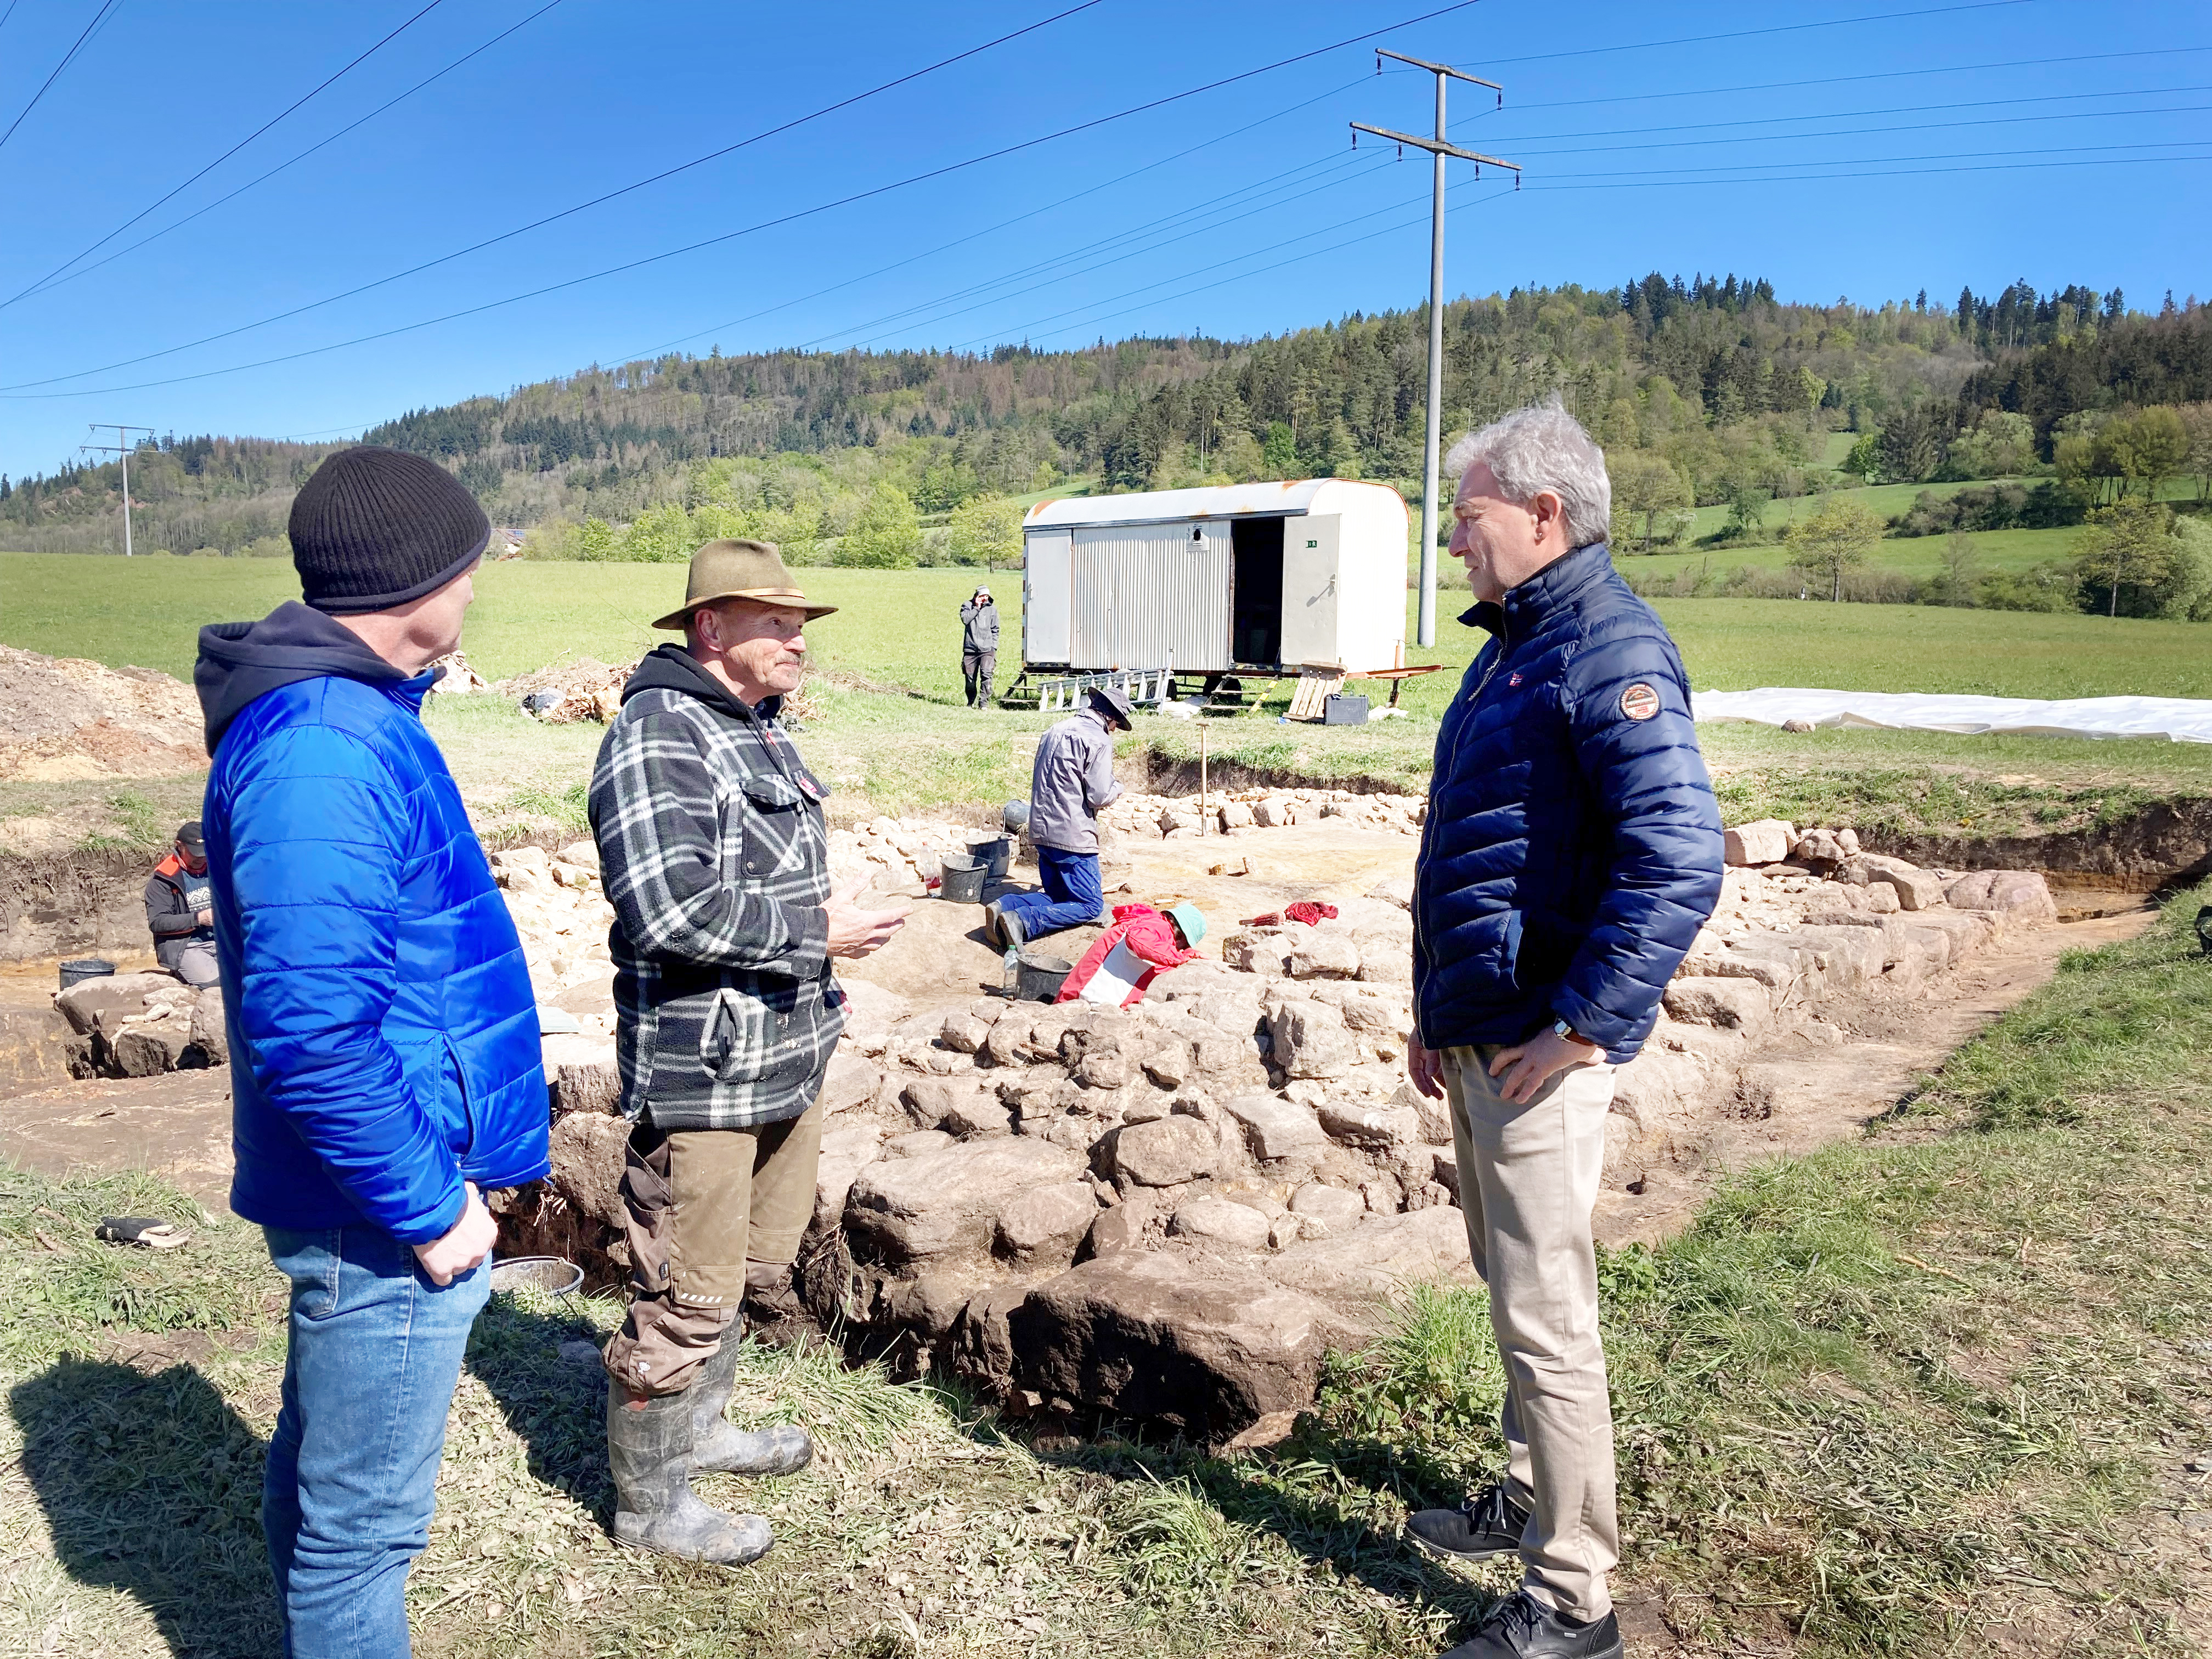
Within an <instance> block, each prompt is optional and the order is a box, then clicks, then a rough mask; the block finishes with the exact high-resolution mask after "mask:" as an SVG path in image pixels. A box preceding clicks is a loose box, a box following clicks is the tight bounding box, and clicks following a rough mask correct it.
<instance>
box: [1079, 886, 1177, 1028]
mask: <svg viewBox="0 0 2212 1659" xmlns="http://www.w3.org/2000/svg"><path fill="white" fill-rule="evenodd" d="M1176 937H1177V936H1176V927H1175V923H1174V922H1173V921H1170V920H1169V919H1168V918H1167V917H1166V916H1164V915H1161V914H1160V913H1159V912H1158V910H1155V909H1154V908H1152V906H1151V905H1149V904H1117V905H1115V907H1114V925H1113V926H1112V927H1109V928H1108V929H1107V930H1106V931H1105V932H1104V933H1101V934H1099V936H1098V937H1097V939H1094V940H1093V941H1092V942H1091V948H1090V949H1089V950H1088V951H1085V952H1084V953H1083V960H1082V961H1080V962H1079V963H1076V964H1075V971H1074V972H1073V973H1071V974H1070V975H1068V976H1067V979H1066V982H1065V983H1063V984H1062V985H1061V986H1060V994H1059V996H1057V997H1055V998H1054V1001H1056V1002H1073V1001H1074V1000H1076V999H1077V998H1079V997H1080V996H1081V995H1082V994H1083V987H1085V985H1088V984H1089V983H1090V982H1091V979H1092V977H1093V976H1094V975H1096V974H1097V972H1098V969H1099V967H1100V965H1101V964H1103V963H1104V962H1105V960H1106V958H1107V957H1109V956H1111V955H1112V954H1113V952H1114V948H1115V946H1116V945H1127V946H1128V947H1129V951H1130V954H1132V955H1133V956H1134V957H1137V958H1138V959H1139V961H1141V962H1143V963H1145V969H1144V971H1143V973H1141V974H1140V975H1138V978H1137V981H1136V983H1135V985H1134V987H1133V988H1132V989H1131V990H1130V992H1129V994H1128V995H1127V996H1125V997H1123V998H1122V999H1121V1006H1122V1007H1124V1008H1127V1007H1132V1006H1134V1005H1136V1004H1137V1003H1139V1002H1142V1001H1143V1000H1145V993H1146V990H1147V989H1149V988H1150V987H1151V986H1152V981H1153V980H1154V979H1155V978H1156V977H1157V976H1158V974H1159V972H1160V970H1161V969H1163V968H1180V967H1181V966H1182V964H1183V963H1186V962H1194V961H1196V960H1197V959H1198V952H1197V951H1186V950H1184V949H1183V948H1182V945H1178V944H1177V943H1176Z"/></svg>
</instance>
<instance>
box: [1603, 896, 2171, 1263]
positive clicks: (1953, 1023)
mask: <svg viewBox="0 0 2212 1659" xmlns="http://www.w3.org/2000/svg"><path fill="white" fill-rule="evenodd" d="M2157 915H2158V913H2157V912H2156V911H2155V910H2153V909H2151V908H2148V906H2145V905H2142V904H2141V903H2140V902H2138V903H2137V904H2136V907H2135V908H2131V909H2130V910H2128V911H2126V912H2124V913H2123V914H2121V915H2113V916H2105V917H2100V918H2097V919H2094V920H2091V921H2075V922H2062V923H2060V924H2058V925H2057V927H2038V928H2033V929H2022V930H2021V931H2019V932H2016V933H2012V934H2010V935H2008V937H2006V938H2004V939H2002V940H2000V941H1999V942H1998V943H1997V944H1996V945H1992V946H1990V948H1989V949H1988V950H1987V951H1984V952H1983V953H1982V954H1981V955H1979V956H1978V957H1972V958H1970V959H1969V960H1968V961H1967V962H1966V963H1965V965H1963V966H1962V967H1960V968H1959V969H1955V970H1954V971H1952V972H1950V973H1947V974H1944V975H1941V976H1939V977H1937V978H1936V979H1933V980H1930V981H1928V982H1926V983H1925V984H1923V985H1918V986H1912V987H1901V986H1900V987H1893V986H1889V985H1886V984H1876V985H1875V986H1874V987H1870V988H1868V989H1865V990H1863V991H1861V992H1859V993H1858V994H1856V995H1855V996H1854V997H1853V998H1852V999H1850V1000H1849V1001H1844V1000H1838V1001H1836V1002H1832V1003H1829V1004H1826V1005H1824V1006H1823V1007H1822V1008H1821V1010H1820V1014H1819V1015H1818V1016H1817V1017H1816V1018H1814V1019H1811V1020H1809V1021H1808V1022H1806V1023H1805V1024H1803V1025H1802V1026H1801V1027H1799V1028H1797V1029H1796V1030H1783V1031H1780V1032H1779V1033H1778V1036H1776V1037H1775V1038H1773V1039H1771V1040H1770V1041H1769V1042H1768V1043H1767V1045H1766V1046H1765V1048H1764V1049H1763V1050H1762V1052H1761V1054H1760V1056H1759V1059H1758V1060H1754V1061H1753V1062H1752V1063H1751V1064H1750V1065H1748V1066H1745V1067H1744V1068H1743V1072H1742V1081H1741V1085H1739V1087H1738V1089H1737V1091H1736V1093H1735V1097H1734V1098H1733V1099H1731V1100H1729V1101H1726V1102H1723V1103H1717V1104H1716V1106H1715V1108H1714V1109H1712V1110H1711V1112H1709V1114H1708V1115H1706V1117H1705V1120H1704V1121H1703V1122H1702V1124H1701V1126H1700V1131H1699V1133H1698V1135H1697V1136H1696V1137H1695V1138H1694V1139H1692V1140H1690V1141H1688V1142H1687V1143H1680V1142H1678V1143H1677V1144H1676V1145H1675V1146H1674V1147H1673V1148H1672V1149H1671V1150H1672V1152H1673V1154H1674V1156H1673V1158H1672V1159H1671V1161H1667V1162H1658V1163H1654V1164H1650V1165H1647V1166H1644V1167H1642V1168H1638V1169H1630V1170H1621V1171H1617V1172H1615V1171H1608V1174H1607V1188H1606V1190H1605V1191H1604V1192H1603V1193H1601V1194H1600V1195H1599V1197H1598V1206H1597V1232H1598V1237H1600V1238H1601V1240H1603V1241H1604V1242H1605V1243H1607V1244H1613V1245H1619V1244H1626V1243H1635V1242H1641V1243H1652V1242H1654V1241H1656V1240H1657V1239H1660V1238H1662V1237H1666V1236H1668V1234H1670V1233H1674V1232H1676V1231H1680V1229H1681V1228H1682V1227H1683V1226H1685V1225H1687V1224H1688V1222H1689V1220H1690V1218H1691V1217H1692V1215H1694V1214H1695V1213H1696V1212H1697V1211H1698V1209H1699V1206H1701V1205H1703V1204H1704V1202H1705V1198H1706V1196H1707V1195H1708V1194H1710V1192H1711V1188H1712V1187H1713V1183H1714V1182H1715V1181H1716V1180H1717V1178H1718V1177H1719V1176H1721V1175H1723V1174H1724V1173H1725V1172H1726V1171H1728V1170H1736V1169H1741V1168H1743V1167H1744V1166H1745V1165H1747V1164H1755V1163H1758V1162H1759V1161H1760V1160H1762V1159H1766V1158H1786V1157H1789V1156H1791V1155H1792V1154H1796V1153H1802V1152H1811V1151H1813V1150H1814V1148H1816V1147H1819V1146H1826V1145H1827V1144H1828V1143H1829V1142H1831V1141H1835V1140H1841V1139H1844V1138H1846V1137H1847V1136H1852V1135H1857V1134H1863V1133H1865V1132H1866V1130H1867V1127H1868V1126H1869V1125H1870V1124H1873V1123H1875V1121H1877V1120H1879V1119H1881V1117H1883V1116H1884V1115H1887V1114H1888V1113H1890V1112H1891V1111H1893V1110H1894V1109H1896V1108H1897V1107H1898V1106H1899V1104H1900V1103H1905V1102H1906V1101H1908V1100H1910V1098H1911V1096H1912V1094H1913V1093H1914V1091H1915V1090H1916V1089H1917V1086H1918V1084H1919V1081H1920V1079H1922V1078H1923V1077H1925V1076H1926V1075H1927V1074H1928V1073H1930V1072H1932V1071H1934V1070H1935V1069H1936V1066H1939V1065H1941V1064H1942V1061H1943V1059H1944V1057H1945V1056H1946V1055H1948V1054H1950V1053H1951V1052H1952V1051H1953V1050H1954V1049H1955V1048H1958V1047H1959V1046H1960V1044H1961V1043H1963V1042H1966V1040H1967V1039H1968V1038H1970V1037H1972V1036H1973V1035H1974V1034H1975V1033H1976V1032H1977V1031H1978V1030H1981V1029H1982V1028H1983V1027H1984V1026H1985V1025H1987V1024H1989V1023H1990V1021H1991V1020H1994V1019H1995V1018H1996V1017H1997V1016H1998V1015H2000V1014H2002V1013H2003V1012H2005V1011H2006V1010H2007V1009H2008V1008H2010V1007H2012V1006H2014V1005H2015V1003H2017V1002H2019V1001H2021V999H2023V998H2024V997H2026V996H2027V994H2028V993H2029V992H2031V991H2033V990H2034V989H2035V988H2036V987H2039V986H2040V985H2042V984H2044V983H2045V981H2048V980H2049V979H2050V978H2051V975H2052V974H2053V973H2055V972H2056V971H2057V966H2058V958H2059V957H2060V956H2061V955H2063V953H2064V952H2066V951H2069V950H2075V949H2077V948H2080V949H2090V948H2094V947H2095V946H2097V945H2109V944H2112V943H2113V942H2114V941H2116V940H2118V939H2133V938H2134V937H2135V936H2136V934H2138V933H2142V931H2143V930H2144V929H2145V928H2147V927H2149V926H2150V924H2151V923H2152V922H2153V921H2155V920H2156V919H2157ZM1888 1133H1898V1134H1910V1133H1917V1131H1916V1130H1913V1129H1911V1128H1899V1129H1896V1130H1893V1131H1889V1132H1888Z"/></svg>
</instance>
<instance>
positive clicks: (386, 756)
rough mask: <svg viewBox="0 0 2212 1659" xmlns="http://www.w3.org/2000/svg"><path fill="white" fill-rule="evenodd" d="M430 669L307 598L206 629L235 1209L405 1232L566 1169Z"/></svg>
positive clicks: (530, 1023) (213, 874)
mask: <svg viewBox="0 0 2212 1659" xmlns="http://www.w3.org/2000/svg"><path fill="white" fill-rule="evenodd" d="M193 678H194V681H195V683H196V684H197V686H198V689H199V693H200V701H201V705H202V708H204V711H205V713H206V715H207V721H208V748H209V751H210V753H211V754H212V755H213V756H214V757H215V765H214V769H213V770H212V771H211V772H210V774H209V776H208V786H207V802H206V806H205V810H204V814H203V817H204V823H205V831H206V836H207V851H208V871H209V876H210V884H211V886H212V888H213V890H214V896H215V927H216V952H217V954H218V957H220V960H221V963H222V987H223V996H224V1000H225V1002H226V1004H227V1005H228V1026H229V1036H230V1053H231V1065H232V1076H231V1097H232V1109H231V1110H232V1134H233V1139H234V1148H235V1152H236V1155H237V1170H236V1173H235V1175H234V1177H233V1180H232V1183H231V1207H232V1208H233V1209H234V1210H235V1211H236V1212H238V1213H239V1214H240V1215H241V1216H244V1217H245V1218H246V1219H248V1220H250V1221H256V1222H259V1223H261V1224H262V1225H264V1226H273V1227H286V1228H295V1229H300V1230H302V1231H318V1230H320V1229H324V1228H329V1227H337V1226H346V1225H359V1224H361V1223H363V1222H366V1223H368V1224H370V1225H374V1226H376V1227H380V1228H381V1229H383V1230H384V1231H386V1232H388V1233H390V1234H392V1236H393V1237H396V1238H398V1240H400V1242H402V1243H408V1244H419V1243H424V1242H426V1241H428V1240H430V1239H434V1238H436V1237H438V1236H439V1235H440V1234H441V1233H443V1232H444V1231H446V1230H447V1228H449V1227H451V1226H452V1225H453V1223H454V1222H455V1221H456V1220H458V1219H459V1217H460V1213H461V1208H462V1204H463V1201H464V1196H465V1195H464V1194H463V1192H462V1189H461V1183H462V1182H463V1181H464V1180H469V1181H473V1182H476V1183H477V1186H478V1187H480V1188H495V1187H512V1186H515V1185H517V1184H519V1183H520V1182H526V1181H532V1180H535V1179H537V1178H538V1176H543V1175H544V1174H545V1173H546V1172H547V1170H548V1167H549V1165H548V1162H547V1158H546V1129H547V1113H546V1097H545V1079H544V1072H543V1069H542V1066H541V1065H540V1061H539V1052H538V1012H537V1008H536V1006H535V1004H534V1002H533V1000H532V994H531V989H530V977H529V972H528V969H527V968H526V965H525V963H524V961H523V956H522V945H521V941H520V939H518V938H517V937H516V934H515V931H514V923H513V921H512V920H511V919H510V918H509V916H508V915H507V906H506V905H505V903H504V902H502V901H501V897H500V894H499V890H498V889H497V888H496V887H495V886H494V884H493V883H492V878H491V871H490V869H489V866H487V865H486V863H485V861H484V854H483V848H482V847H481V846H480V845H479V844H478V842H477V838H476V835H475V833H474V831H472V830H471V829H470V827H469V821H468V815H467V813H466V812H465V811H464V810H463V809H462V806H461V798H460V793H459V790H457V789H456V788H455V787H454V785H453V776H452V775H451V774H450V773H448V772H447V769H446V763H445V758H444V757H443V756H441V754H440V753H439V752H438V748H437V745H436V744H434V743H433V742H431V740H430V738H429V734H428V732H425V731H424V730H423V729H422V696H423V694H424V693H425V692H427V691H428V690H429V689H430V685H431V682H432V679H433V678H434V677H433V676H431V675H429V674H422V675H418V676H416V678H412V679H410V678H405V677H404V676H403V675H401V674H400V672H399V671H398V670H397V669H395V668H392V666H391V665H388V664H386V663H385V662H384V661H383V660H382V659H380V658H378V657H377V656H375V655H374V653H371V652H369V651H368V648H367V647H364V646H363V645H362V644H361V642H360V641H359V640H358V639H356V637H355V636H354V635H352V634H351V633H349V632H348V631H347V630H346V629H343V628H342V627H340V626H339V625H338V624H337V623H334V622H332V621H331V619H330V618H329V617H324V616H322V615H320V614H319V613H318V612H315V611H310V610H308V609H307V607H306V606H305V605H299V604H297V603H293V604H289V605H283V606H281V607H279V609H278V610H277V611H275V612H274V613H273V614H271V615H270V616H269V617H265V618H264V619H263V620H262V621H261V622H258V623H225V624H222V625H220V626H217V627H214V628H208V629H202V630H201V633H200V661H199V665H198V667H197V669H196V671H194V675H193Z"/></svg>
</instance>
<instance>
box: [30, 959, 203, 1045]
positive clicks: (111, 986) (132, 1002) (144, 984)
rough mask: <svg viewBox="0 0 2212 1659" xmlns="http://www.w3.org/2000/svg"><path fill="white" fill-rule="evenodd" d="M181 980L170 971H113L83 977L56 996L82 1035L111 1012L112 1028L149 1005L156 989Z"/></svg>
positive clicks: (72, 1026)
mask: <svg viewBox="0 0 2212 1659" xmlns="http://www.w3.org/2000/svg"><path fill="white" fill-rule="evenodd" d="M175 988H177V981H175V980H173V979H172V978H171V977H170V976H169V975H167V974H109V975H106V976H105V977H104V978H100V979H88V980H80V981H77V983H76V984H75V985H72V986H70V988H69V989H68V990H66V991H64V992H63V993H62V994H60V995H59V996H58V997H56V998H55V999H54V1006H55V1007H57V1008H58V1009H60V1010H61V1014H62V1018H64V1019H65V1020H67V1021H69V1023H70V1030H72V1031H75V1032H76V1034H77V1035H78V1036H85V1035H86V1034H87V1033H88V1032H90V1031H93V1030H96V1029H98V1028H99V1026H100V1021H101V1017H102V1016H103V1015H105V1016H110V1017H111V1019H110V1026H111V1029H112V1026H113V1025H114V1024H119V1023H120V1021H121V1020H122V1018H124V1016H125V1015H127V1014H135V1013H137V1012H139V1011H140V1010H141V1009H143V1007H144V1006H146V999H147V998H148V997H149V995H151V994H153V993H155V991H162V990H174V989H175Z"/></svg>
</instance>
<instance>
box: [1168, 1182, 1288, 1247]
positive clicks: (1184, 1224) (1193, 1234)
mask: <svg viewBox="0 0 2212 1659" xmlns="http://www.w3.org/2000/svg"><path fill="white" fill-rule="evenodd" d="M1272 1230H1273V1224H1272V1222H1271V1219H1270V1218H1269V1217H1268V1216H1267V1214H1266V1213H1265V1212H1261V1211H1259V1210H1255V1209H1254V1208H1252V1206H1249V1204H1239V1203H1238V1202H1237V1200H1235V1199H1233V1198H1224V1197H1221V1196H1220V1195H1219V1194H1214V1193H1205V1194H1200V1196H1198V1197H1196V1198H1194V1199H1192V1200H1189V1201H1188V1203H1185V1204H1183V1205H1182V1206H1178V1207H1177V1209H1176V1212H1175V1213H1174V1214H1173V1215H1171V1216H1170V1217H1169V1218H1168V1232H1169V1234H1170V1237H1176V1238H1195V1239H1201V1240H1205V1241H1207V1242H1209V1243H1218V1244H1223V1245H1226V1246H1229V1247H1230V1248H1231V1249H1239V1250H1258V1249H1266V1248H1267V1236H1268V1234H1269V1232H1270V1231H1272Z"/></svg>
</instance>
